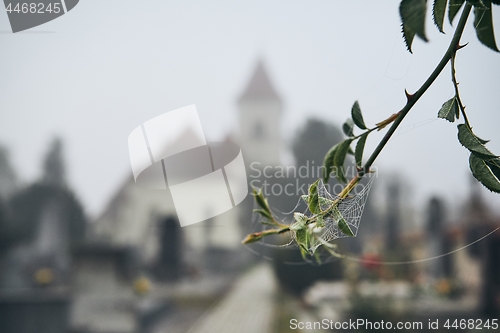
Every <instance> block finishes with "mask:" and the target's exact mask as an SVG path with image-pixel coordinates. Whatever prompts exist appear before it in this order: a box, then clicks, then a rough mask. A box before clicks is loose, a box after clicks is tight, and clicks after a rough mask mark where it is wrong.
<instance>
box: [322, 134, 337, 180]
mask: <svg viewBox="0 0 500 333" xmlns="http://www.w3.org/2000/svg"><path fill="white" fill-rule="evenodd" d="M338 148H339V143H337V144H336V145H335V146H333V147H332V148H330V150H329V151H328V152H327V153H326V155H325V158H324V160H323V183H325V184H327V183H328V180H330V174H331V173H332V171H333V158H334V157H335V154H336V153H337V149H338Z"/></svg>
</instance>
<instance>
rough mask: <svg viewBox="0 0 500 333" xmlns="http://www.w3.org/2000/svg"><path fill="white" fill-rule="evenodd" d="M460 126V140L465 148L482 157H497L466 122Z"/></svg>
mask: <svg viewBox="0 0 500 333" xmlns="http://www.w3.org/2000/svg"><path fill="white" fill-rule="evenodd" d="M457 127H458V141H460V143H461V144H462V146H464V147H465V148H467V149H469V150H470V151H471V152H472V153H474V154H476V155H478V156H479V157H481V158H482V159H487V160H489V159H494V158H497V156H496V155H494V154H493V153H492V152H491V151H489V150H488V149H487V148H486V147H485V146H484V145H483V143H482V141H480V140H479V138H478V137H477V136H475V135H474V133H472V131H471V130H470V129H469V128H468V127H467V125H465V124H460V125H458V126H457Z"/></svg>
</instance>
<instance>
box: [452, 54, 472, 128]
mask: <svg viewBox="0 0 500 333" xmlns="http://www.w3.org/2000/svg"><path fill="white" fill-rule="evenodd" d="M455 55H456V52H455V53H453V55H452V56H451V81H452V82H453V86H454V87H455V97H456V99H457V102H458V108H459V109H460V113H462V115H463V116H464V120H465V124H466V125H467V127H468V128H469V129H470V130H472V127H471V126H470V123H469V119H468V118H467V113H465V106H464V104H463V103H462V99H461V98H460V92H459V90H458V82H457V77H456V71H455Z"/></svg>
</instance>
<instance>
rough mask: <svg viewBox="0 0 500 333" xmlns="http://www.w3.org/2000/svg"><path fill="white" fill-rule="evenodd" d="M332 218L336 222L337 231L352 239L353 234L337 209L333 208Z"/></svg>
mask: <svg viewBox="0 0 500 333" xmlns="http://www.w3.org/2000/svg"><path fill="white" fill-rule="evenodd" d="M333 218H334V219H335V221H337V225H338V226H339V230H340V231H342V232H343V233H344V234H345V235H347V236H349V237H354V233H353V232H352V230H351V228H350V227H349V224H347V222H346V220H345V219H344V217H343V216H342V214H341V213H340V211H339V209H338V208H337V207H335V208H334V209H333Z"/></svg>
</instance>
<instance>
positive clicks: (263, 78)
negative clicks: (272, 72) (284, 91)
mask: <svg viewBox="0 0 500 333" xmlns="http://www.w3.org/2000/svg"><path fill="white" fill-rule="evenodd" d="M255 99H277V100H281V98H280V97H279V95H278V94H277V92H276V90H275V89H274V87H273V85H272V84H271V81H270V80H269V76H268V75H267V71H266V69H265V67H264V63H263V62H262V60H259V61H258V62H257V66H256V67H255V70H254V72H253V75H252V78H251V79H250V82H249V84H248V85H247V87H246V89H245V91H244V92H243V94H242V95H241V97H240V99H239V101H240V102H241V101H245V100H255Z"/></svg>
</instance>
